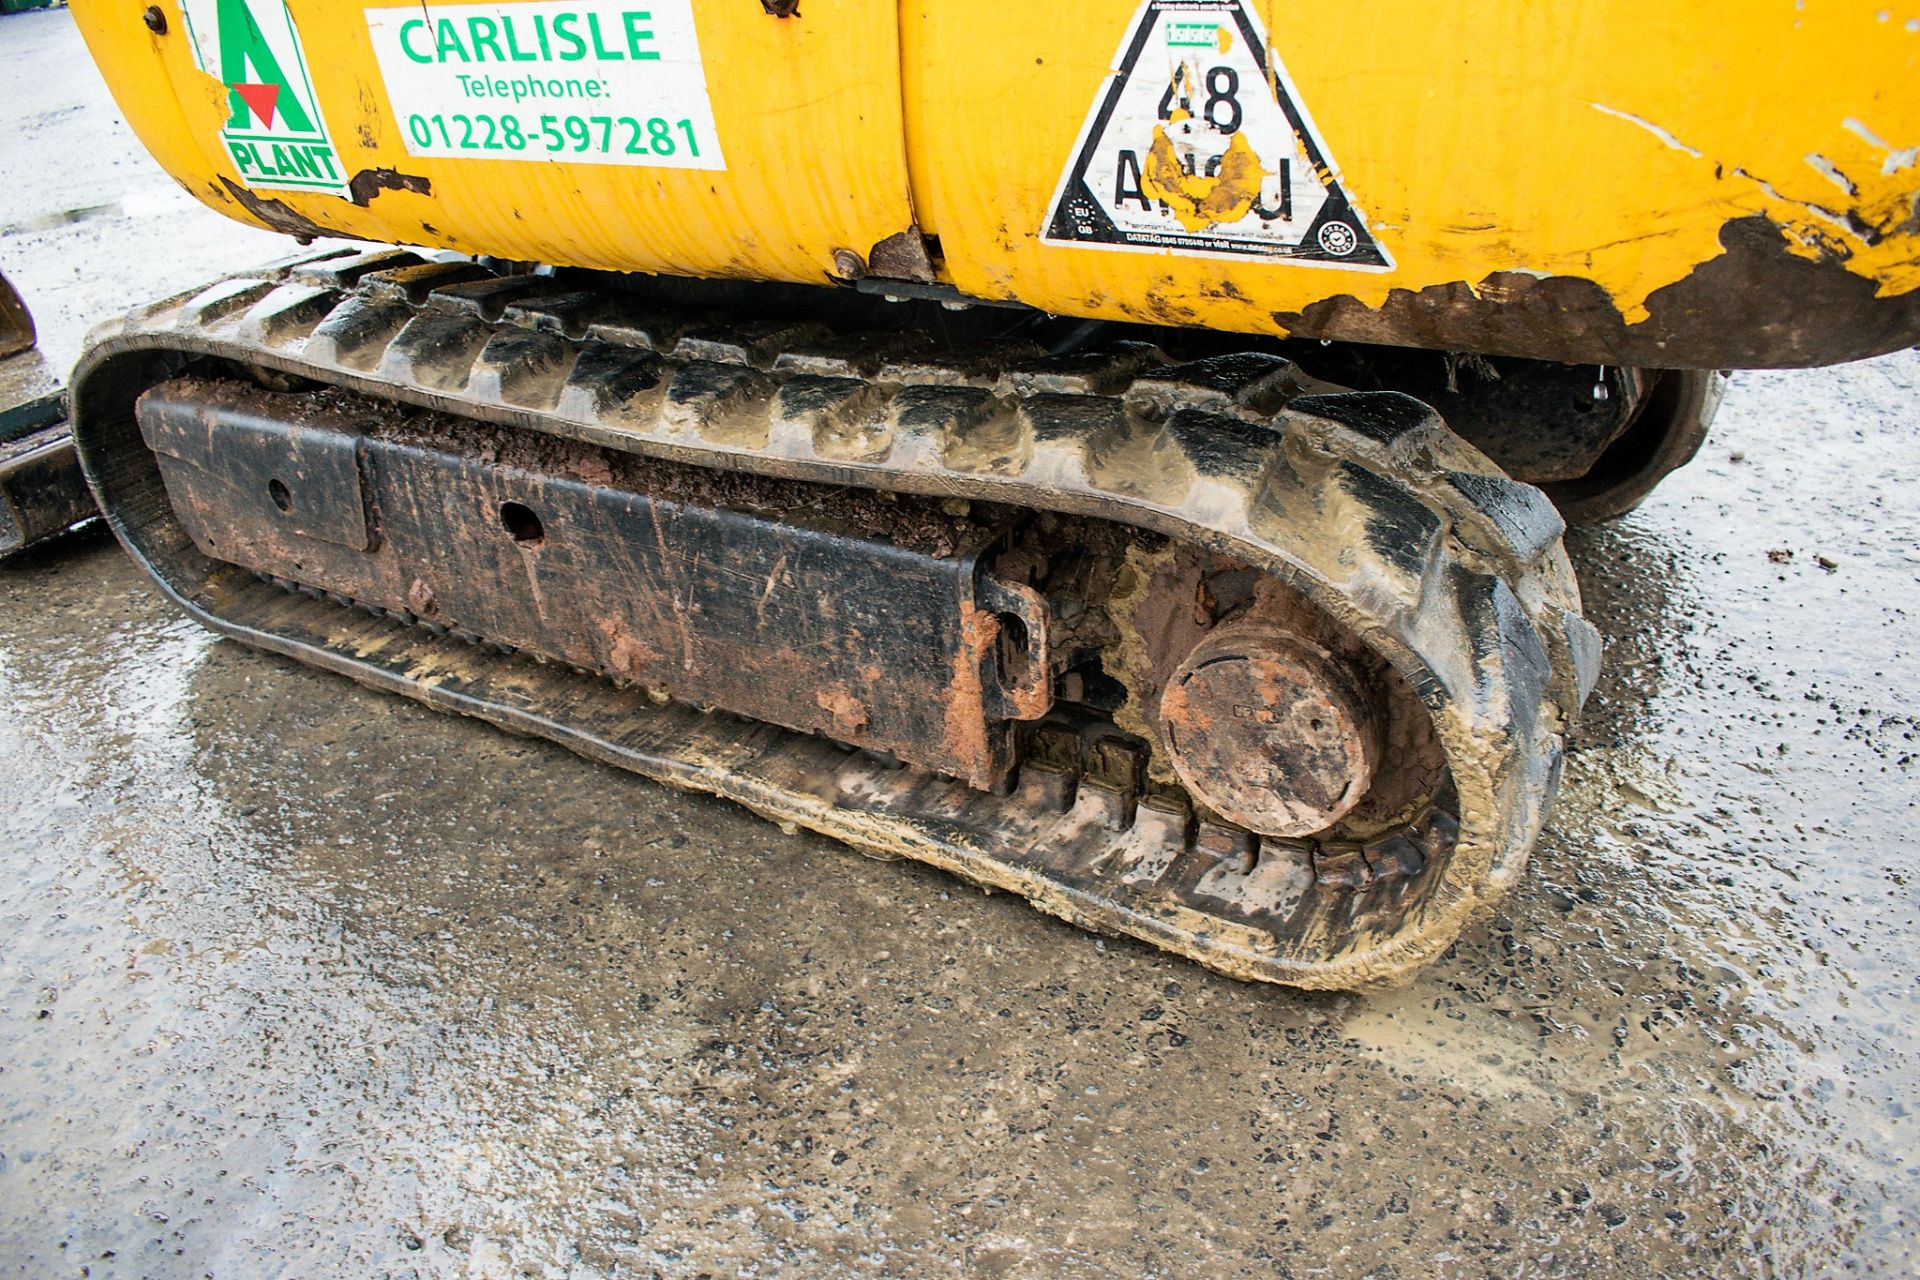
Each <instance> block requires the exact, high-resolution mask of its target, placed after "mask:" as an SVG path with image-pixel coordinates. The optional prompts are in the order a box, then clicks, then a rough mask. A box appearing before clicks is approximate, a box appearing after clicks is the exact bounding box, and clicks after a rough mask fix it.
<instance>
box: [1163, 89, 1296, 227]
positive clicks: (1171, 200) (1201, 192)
mask: <svg viewBox="0 0 1920 1280" xmlns="http://www.w3.org/2000/svg"><path fill="white" fill-rule="evenodd" d="M1174 114H1175V115H1176V116H1177V115H1180V114H1181V113H1179V112H1175V113H1174ZM1266 176H1267V171H1266V170H1265V169H1263V168H1261V167H1260V157H1259V156H1257V155H1255V154H1254V152H1253V144H1251V143H1249V142H1248V141H1247V135H1246V134H1244V133H1236V134H1234V135H1233V141H1232V142H1231V143H1229V144H1228V145H1227V150H1226V154H1224V155H1222V156H1221V157H1220V170H1219V172H1218V173H1217V174H1215V175H1214V176H1213V177H1210V178H1209V177H1204V176H1202V175H1199V174H1192V173H1188V172H1187V171H1186V169H1185V167H1184V166H1183V165H1182V164H1181V162H1180V153H1179V152H1178V151H1177V150H1175V148H1174V145H1173V139H1172V138H1169V137H1168V136H1167V126H1166V125H1155V126H1154V127H1153V145H1152V146H1151V147H1149V148H1148V150H1147V162H1146V164H1145V165H1144V166H1143V167H1142V169H1141V172H1140V186H1141V189H1142V190H1144V191H1145V192H1146V193H1147V194H1148V195H1149V196H1152V197H1153V198H1154V199H1155V200H1160V201H1164V202H1165V203H1166V205H1167V207H1168V208H1170V209H1172V210H1173V216H1174V217H1176V218H1178V219H1180V225H1181V226H1183V227H1185V228H1186V229H1187V230H1189V231H1203V230H1205V229H1206V228H1208V227H1210V226H1213V225H1214V224H1215V223H1217V222H1235V221H1238V220H1239V219H1241V218H1244V217H1246V216H1247V211H1248V210H1249V209H1251V208H1253V204H1254V201H1256V200H1258V199H1259V198H1260V183H1261V181H1262V180H1263V179H1264V178H1265V177H1266Z"/></svg>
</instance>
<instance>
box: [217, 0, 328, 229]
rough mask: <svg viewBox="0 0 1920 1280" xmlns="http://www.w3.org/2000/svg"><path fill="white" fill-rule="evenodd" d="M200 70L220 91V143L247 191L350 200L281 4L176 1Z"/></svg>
mask: <svg viewBox="0 0 1920 1280" xmlns="http://www.w3.org/2000/svg"><path fill="white" fill-rule="evenodd" d="M181 7H182V12H183V13H184V14H185V16H186V20H187V32H188V35H189V36H190V40H189V44H190V45H191V47H192V49H193V58H194V61H195V62H196V63H198V64H199V67H200V69H201V70H202V71H204V72H206V73H207V74H208V75H210V76H213V77H214V78H216V79H217V80H219V81H220V83H222V84H224V85H225V86H226V87H227V104H228V107H229V108H230V110H229V111H228V114H227V122H226V124H225V125H224V126H222V128H221V130H220V141H221V143H222V144H224V145H225V147H226V149H227V155H228V156H229V157H230V158H231V159H232V160H233V163H234V167H235V168H236V169H238V170H239V173H240V180H241V181H242V182H244V183H245V184H246V185H247V186H249V187H257V188H267V189H270V190H285V191H323V192H326V193H327V194H329V195H336V196H343V197H347V198H351V196H350V194H349V191H348V185H347V175H346V173H345V171H344V170H343V169H342V167H341V163H340V153H339V152H338V151H337V150H336V149H335V148H334V145H333V139H332V138H331V137H329V136H328V134H327V124H326V121H325V120H323V119H322V118H321V116H320V99H319V97H318V96H317V95H315V93H314V91H313V80H312V78H311V77H310V76H309V75H308V74H307V55H306V51H305V50H304V49H303V48H302V47H301V44H300V33H299V32H298V31H297V30H295V29H294V25H293V15H292V14H291V13H289V12H288V11H287V6H286V4H285V3H284V2H283V0H183V2H182V6H181Z"/></svg>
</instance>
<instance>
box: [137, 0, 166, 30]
mask: <svg viewBox="0 0 1920 1280" xmlns="http://www.w3.org/2000/svg"><path fill="white" fill-rule="evenodd" d="M140 20H141V21H142V22H144V23H146V24H147V30H149V31H151V32H153V34H155V35H157V36H163V35H165V34H167V15H166V14H165V13H164V12H162V11H161V8H160V6H159V5H157V4H150V5H148V6H147V11H146V12H145V13H143V14H141V15H140Z"/></svg>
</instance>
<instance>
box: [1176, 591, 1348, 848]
mask: <svg viewBox="0 0 1920 1280" xmlns="http://www.w3.org/2000/svg"><path fill="white" fill-rule="evenodd" d="M1160 723H1161V731H1162V734H1163V735H1164V737H1165V739H1166V745H1167V754H1168V756H1169V757H1171V759H1172V761H1173V767H1174V771H1175V772H1177V773H1178V774H1179V775H1180V780H1181V781H1182V782H1184V783H1185V784H1186V785H1187V788H1188V790H1190V791H1191V792H1192V793H1193V794H1194V795H1195V796H1197V797H1198V798H1199V799H1200V800H1201V801H1203V802H1204V803H1205V804H1207V805H1208V806H1209V807H1210V808H1212V809H1213V810H1214V811H1215V812H1217V813H1218V814H1219V815H1220V816H1221V817H1223V818H1225V819H1227V821H1229V822H1234V823H1238V824H1239V825H1241V826H1243V827H1246V828H1247V829H1248V830H1250V831H1257V832H1259V833H1260V834H1262V835H1269V836H1304V835H1311V834H1313V833H1314V832H1317V831H1324V830H1325V829H1326V828H1328V827H1330V826H1332V825H1333V824H1334V823H1336V822H1338V821H1339V820H1340V819H1341V818H1343V817H1345V816H1346V815H1347V814H1348V813H1349V812H1350V811H1351V810H1352V809H1353V807H1354V806H1355V805H1357V804H1359V803H1360V799H1361V797H1363V796H1365V795H1366V793H1367V787H1368V785H1369V784H1370V783H1371V782H1372V780H1373V770H1374V765H1375V762H1376V761H1377V760H1378V759H1379V755H1380V730H1379V717H1378V716H1377V715H1375V714H1374V711H1373V708H1372V706H1371V704H1370V703H1369V701H1368V699H1367V697H1366V695H1365V693H1364V691H1363V688H1362V685H1361V683H1360V681H1359V680H1358V679H1356V678H1355V676H1354V674H1353V672H1352V671H1350V670H1349V669H1348V667H1347V664H1346V663H1345V662H1343V661H1341V660H1340V659H1339V658H1337V657H1335V656H1334V655H1333V654H1331V653H1328V652H1327V651H1326V650H1325V649H1323V648H1321V647H1320V646H1319V645H1316V644H1314V643H1313V642H1312V641H1310V640H1306V639H1303V638H1302V637H1300V636H1297V635H1294V634H1292V633H1291V632H1288V631H1287V630H1285V629H1284V628H1282V627H1279V626H1276V625H1274V624H1273V623H1271V622H1264V621H1257V620H1245V621H1241V622H1233V623H1228V624H1226V625H1225V626H1222V627H1219V628H1217V629H1216V630H1214V631H1212V632H1209V633H1208V635H1207V636H1206V638H1205V639H1203V640H1202V641H1200V643H1199V644H1197V645H1195V646H1194V648H1193V652H1192V653H1190V654H1188V655H1187V658H1186V661H1184V662H1182V663H1181V664H1180V667H1179V669H1178V670H1176V671H1175V672H1174V674H1173V679H1172V680H1170V681H1169V682H1168V683H1167V687H1166V692H1165V693H1163V694H1162V695H1161V698H1160Z"/></svg>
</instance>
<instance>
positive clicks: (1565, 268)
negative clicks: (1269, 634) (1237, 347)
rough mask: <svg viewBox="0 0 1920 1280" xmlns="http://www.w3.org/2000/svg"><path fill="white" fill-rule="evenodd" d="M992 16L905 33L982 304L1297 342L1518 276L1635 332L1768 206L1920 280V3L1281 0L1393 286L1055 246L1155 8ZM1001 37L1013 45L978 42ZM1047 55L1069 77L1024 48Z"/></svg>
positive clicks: (1296, 75) (922, 8) (1898, 276)
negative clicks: (1332, 325) (1099, 107)
mask: <svg viewBox="0 0 1920 1280" xmlns="http://www.w3.org/2000/svg"><path fill="white" fill-rule="evenodd" d="M1252 2H1256V0H1250V3H1252ZM990 7H991V14H990V15H987V14H983V12H982V11H981V9H980V7H979V6H978V5H972V6H962V5H956V4H953V3H950V0H920V2H919V3H918V4H917V5H912V4H910V5H908V6H907V8H906V10H905V11H904V12H905V13H906V18H905V19H904V21H903V23H902V28H901V31H902V37H903V39H904V41H905V45H906V47H905V57H904V63H903V65H904V67H905V69H906V86H907V123H908V136H909V137H910V138H912V139H913V143H914V148H915V150H916V152H924V153H925V155H926V156H928V157H931V158H929V159H926V160H924V161H918V162H917V163H916V166H915V173H916V177H918V176H919V175H920V174H922V173H924V174H925V175H926V179H925V181H924V183H923V184H920V185H917V186H916V189H915V201H916V207H917V208H918V210H919V212H920V214H921V216H922V219H923V221H925V222H927V223H929V224H931V225H934V226H936V227H937V228H938V229H939V232H940V240H941V248H942V250H943V252H944V253H945V255H946V261H947V266H948V269H949V271H950V272H951V273H952V277H953V280H954V283H955V284H957V285H958V286H959V287H960V288H961V289H963V290H965V291H967V292H969V293H975V294H981V295H985V296H990V297H1017V298H1019V299H1021V300H1023V301H1026V302H1029V303H1032V304H1034V305H1036V306H1040V307H1044V308H1046V309H1048V310H1052V311H1057V312H1065V313H1070V314H1080V315H1096V316H1106V317H1112V318H1116V319H1117V318H1124V317H1129V316H1131V317H1149V318H1154V319H1160V320H1165V321H1171V322H1175V323H1189V324H1204V325H1208V326H1212V327H1218V328H1233V329H1242V330H1246V331H1270V330H1272V329H1273V328H1274V327H1275V323H1274V319H1273V313H1274V312H1283V313H1284V312H1297V311H1300V310H1302V309H1304V308H1305V307H1306V306H1308V305H1309V304H1311V303H1313V302H1314V301H1317V300H1319V299H1321V298H1325V297H1329V296H1335V295H1342V294H1345V295H1351V296H1352V297H1353V298H1354V299H1355V300H1357V301H1358V302H1359V303H1361V304H1363V305H1365V306H1368V307H1377V306H1379V305H1381V304H1382V303H1384V302H1386V301H1387V299H1388V296H1389V295H1390V294H1392V293H1393V292H1394V291H1396V290H1404V291H1418V290H1421V289H1423V288H1427V287H1429V286H1440V285H1450V284H1459V283H1462V282H1464V283H1466V284H1468V285H1470V286H1477V285H1478V284H1479V283H1480V282H1481V281H1483V280H1485V279H1486V277H1488V276H1489V275H1491V274H1493V273H1495V272H1499V271H1517V272H1523V273H1532V274H1536V275H1540V276H1572V277H1579V278H1582V279H1587V280H1592V281H1594V282H1596V283H1598V284H1599V285H1600V286H1601V287H1602V288H1603V289H1604V290H1605V291H1606V293H1607V294H1608V295H1610V296H1611V297H1612V298H1613V300H1614V302H1615V305H1616V306H1617V307H1618V308H1619V309H1620V311H1621V312H1622V313H1623V315H1624V316H1625V318H1626V319H1627V320H1628V322H1629V323H1631V322H1634V321H1638V320H1642V319H1644V318H1645V316H1646V311H1645V303H1646V300H1647V298H1648V296H1649V295H1650V294H1652V293H1653V292H1654V291H1656V290H1658V289H1660V288H1661V287H1663V286H1665V285H1669V284H1673V283H1674V282H1676V281H1679V280H1682V279H1684V278H1685V277H1686V276H1687V275H1688V274H1689V273H1690V272H1691V271H1692V270H1693V269H1694V268H1695V267H1696V266H1698V265H1699V264H1701V263H1703V262H1707V261H1709V260H1711V259H1713V258H1715V257H1718V256H1719V255H1720V254H1721V252H1722V248H1721V244H1720V239H1719V236H1720V229H1721V227H1722V226H1723V225H1724V224H1725V223H1726V222H1728V221H1730V220H1732V219H1737V218H1742V217H1747V216H1751V215H1754V214H1764V215H1765V216H1767V217H1768V218H1769V219H1771V220H1772V221H1773V222H1775V223H1776V224H1777V225H1779V226H1780V227H1781V228H1782V229H1783V230H1784V231H1785V233H1786V234H1787V236H1788V237H1789V239H1790V241H1791V242H1792V243H1793V244H1794V245H1795V246H1796V247H1797V251H1798V252H1800V253H1802V254H1806V255H1816V254H1819V253H1820V252H1821V251H1822V249H1823V248H1824V249H1826V250H1830V251H1832V252H1833V253H1836V254H1839V255H1844V257H1845V267H1846V269H1847V270H1849V271H1852V272H1854V273H1856V274H1858V275H1860V276H1862V277H1864V278H1866V279H1868V280H1871V281H1872V282H1874V284H1875V285H1876V286H1877V289H1878V292H1879V294H1880V296H1883V297H1885V296H1891V295H1896V294H1904V293H1908V292H1910V291H1912V290H1914V289H1916V288H1920V225H1916V224H1920V219H1915V218H1914V217H1913V209H1914V200H1915V197H1916V195H1917V194H1920V165H1917V164H1916V163H1915V162H1914V153H1913V152H1912V151H1911V150H1910V149H1911V148H1914V147H1915V146H1916V145H1920V89H1917V88H1916V86H1920V6H1916V5H1912V4H1909V5H1907V6H1906V7H1905V8H1899V7H1895V6H1888V5H1886V4H1885V3H1884V0H1877V2H1875V3H1866V2H1862V0H1808V2H1807V3H1805V4H1804V5H1796V4H1795V3H1794V2H1793V0H1770V2H1769V3H1765V4H1756V3H1754V2H1753V0H1696V2H1695V3H1689V4H1679V5H1676V4H1671V3H1667V2H1666V0H1602V2H1600V3H1593V4H1583V5H1560V4H1553V5H1546V4H1538V3H1534V2H1532V0H1480V2H1479V3H1476V4H1472V5H1434V4H1431V3H1427V2H1426V0H1375V3H1371V4H1365V5H1315V6H1300V5H1283V4H1279V3H1277V2H1275V0H1257V4H1256V7H1257V9H1258V11H1259V16H1260V18H1261V21H1262V23H1263V24H1264V25H1265V27H1266V30H1267V34H1268V39H1269V43H1270V45H1271V46H1272V48H1273V50H1274V51H1275V53H1277V55H1278V56H1279V58H1280V59H1281V60H1282V61H1283V62H1284V64H1285V66H1286V69H1287V72H1288V74H1289V75H1290V76H1291V78H1292V80H1293V82H1294V84H1295V86H1296V87H1297V88H1298V90H1299V92H1300V96H1301V98H1302V99H1303V101H1304V104H1305V107H1306V109H1307V110H1308V111H1309V112H1310V113H1311V115H1312V117H1313V120H1314V123H1315V124H1316V126H1317V127H1318V129H1319V132H1320V134H1321V136H1322V137H1323V138H1324V140H1325V141H1326V143H1327V147H1328V150H1329V151H1330V153H1331V155H1332V156H1333V159H1334V161H1335V162H1336V164H1337V165H1338V167H1339V171H1340V175H1341V178H1342V180H1343V182H1344V183H1345V186H1346V189H1347V191H1348V192H1349V193H1350V195H1351V196H1352V198H1353V199H1354V201H1355V202H1356V203H1357V204H1358V206H1359V207H1360V209H1361V210H1362V211H1363V212H1364V213H1365V215H1366V217H1367V223H1368V227H1369V229H1370V230H1371V231H1372V232H1373V233H1374V234H1375V235H1376V236H1377V237H1378V238H1379V239H1380V241H1381V242H1382V243H1383V244H1384V245H1385V246H1386V248H1387V250H1388V251H1389V252H1390V253H1391V254H1392V256H1393V258H1394V261H1395V270H1393V271H1382V272H1361V271H1344V270H1335V269H1326V268H1317V267H1306V266H1301V265H1296V264H1286V263H1263V262H1258V261H1254V260H1248V259H1241V258H1236V259H1232V260H1229V261H1223V260H1220V259H1206V258H1193V257H1180V256H1172V255H1156V254H1151V253H1124V252H1112V251H1102V250H1097V249H1087V248H1080V247H1073V246H1061V245H1048V244H1043V243H1042V242H1041V240H1040V230H1041V225H1042V222H1043V219H1044V217H1045V214H1046V208H1047V204H1048V202H1049V200H1050V199H1051V197H1052V195H1053V192H1054V189H1055V186H1056V184H1057V183H1058V182H1059V179H1060V174H1061V171H1062V169H1063V168H1064V167H1065V166H1066V164H1067V163H1068V160H1069V157H1070V155H1071V153H1072V151H1073V147H1074V142H1075V139H1076V137H1077V136H1078V131H1079V129H1080V126H1081V124H1082V122H1083V121H1084V120H1085V119H1086V114H1087V110H1088V108H1089V106H1090V105H1091V104H1092V103H1093V101H1094V99H1095V96H1096V95H1097V94H1098V92H1099V91H1100V88H1101V85H1102V83H1103V81H1104V79H1105V77H1106V76H1107V74H1108V72H1109V69H1110V68H1111V66H1112V63H1113V59H1114V54H1115V50H1116V49H1117V48H1118V46H1119V43H1120V39H1121V36H1122V34H1123V33H1124V32H1125V31H1126V29H1127V25H1128V23H1129V21H1130V20H1131V18H1132V16H1133V13H1134V11H1135V3H1134V0H1084V2H1083V3H1081V4H1078V5H1076V7H1075V9H1074V17H1073V21H1072V22H1071V23H1062V22H1061V21H1060V20H1059V17H1058V14H1057V12H1056V11H1055V9H1054V8H1053V7H1051V6H1047V5H1015V4H1006V5H992V6H990ZM982 26H986V27H990V29H991V30H992V31H993V33H994V38H993V40H992V41H991V42H981V41H977V40H974V39H972V38H971V37H970V35H969V33H970V32H975V31H977V30H979V29H980V28H981V27H982ZM1028 49H1031V50H1032V51H1033V52H1034V53H1035V54H1036V55H1040V56H1042V58H1043V64H1044V65H1041V66H1035V65H1034V59H1033V58H1032V57H1010V56H1007V51H1008V50H1028ZM1849 122H1858V123H1859V124H1860V125H1862V126H1864V128H1863V129H1857V128H1854V127H1852V126H1851V125H1850V123H1849ZM1903 149H1905V150H1903ZM1813 154H1817V155H1820V156H1823V157H1825V158H1826V159H1827V160H1828V161H1830V162H1831V163H1832V165H1833V166H1834V167H1835V168H1836V169H1837V170H1838V171H1840V172H1841V173H1842V174H1844V175H1845V177H1846V178H1847V180H1848V181H1849V182H1851V183H1853V184H1855V186H1856V187H1857V188H1858V191H1857V194H1855V195H1852V196H1849V195H1848V194H1847V193H1846V192H1845V191H1843V190H1841V189H1840V188H1838V187H1836V186H1835V185H1834V183H1833V182H1831V181H1830V180H1829V179H1828V178H1827V177H1825V176H1823V175H1822V173H1821V172H1819V171H1818V170H1817V169H1816V168H1815V167H1813V166H1812V165H1810V164H1809V163H1808V161H1807V157H1808V156H1809V155H1813ZM1855 218H1858V219H1860V221H1861V223H1862V224H1863V225H1864V227H1865V228H1867V229H1865V230H1863V229H1862V227H1861V226H1856V225H1854V219H1855ZM1876 240H1877V241H1878V242H1877V243H1874V241H1876Z"/></svg>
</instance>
